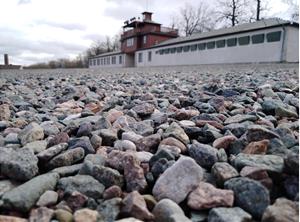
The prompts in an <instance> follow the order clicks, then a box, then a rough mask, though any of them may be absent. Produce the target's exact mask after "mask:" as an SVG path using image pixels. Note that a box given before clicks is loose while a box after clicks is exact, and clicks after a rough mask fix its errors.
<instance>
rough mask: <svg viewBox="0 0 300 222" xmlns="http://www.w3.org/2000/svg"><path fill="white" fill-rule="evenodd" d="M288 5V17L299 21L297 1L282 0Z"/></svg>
mask: <svg viewBox="0 0 300 222" xmlns="http://www.w3.org/2000/svg"><path fill="white" fill-rule="evenodd" d="M283 2H284V3H286V4H287V5H288V6H289V14H290V18H291V19H292V20H294V21H297V22H298V21H299V3H298V1H297V0H283Z"/></svg>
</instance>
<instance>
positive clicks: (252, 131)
mask: <svg viewBox="0 0 300 222" xmlns="http://www.w3.org/2000/svg"><path fill="white" fill-rule="evenodd" d="M246 136H247V140H248V141H249V142H252V141H260V140H264V139H272V138H279V135H278V134H276V133H274V132H272V131H271V130H268V129H266V128H264V127H262V126H260V125H253V126H249V128H248V131H247V134H246Z"/></svg>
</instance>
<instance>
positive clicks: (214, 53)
mask: <svg viewBox="0 0 300 222" xmlns="http://www.w3.org/2000/svg"><path fill="white" fill-rule="evenodd" d="M280 30H282V28H281V27H279V28H269V29H265V30H258V31H251V32H248V33H242V34H233V35H230V36H226V37H219V38H212V39H207V40H202V41H195V42H189V43H185V44H176V45H170V46H165V47H160V48H153V49H148V50H142V51H137V52H136V53H135V60H136V62H135V64H136V66H164V65H195V64H217V63H258V62H280V61H281V47H282V41H283V38H282V35H283V34H281V40H280V41H279V42H267V40H266V36H265V42H264V43H260V44H252V42H251V38H250V44H249V45H243V46H239V45H237V46H235V47H227V46H225V48H215V49H205V50H199V49H197V50H196V51H193V52H192V51H189V52H181V53H177V52H176V53H174V54H163V55H160V54H155V52H156V51H157V50H159V49H164V48H172V47H178V46H185V45H192V44H198V43H201V42H210V41H217V40H221V39H229V38H233V37H237V38H238V37H242V36H247V35H250V36H251V35H254V34H261V33H265V34H266V33H269V32H274V31H280ZM150 50H151V51H152V61H151V62H148V51H150ZM140 52H142V53H143V62H141V63H139V62H138V53H140Z"/></svg>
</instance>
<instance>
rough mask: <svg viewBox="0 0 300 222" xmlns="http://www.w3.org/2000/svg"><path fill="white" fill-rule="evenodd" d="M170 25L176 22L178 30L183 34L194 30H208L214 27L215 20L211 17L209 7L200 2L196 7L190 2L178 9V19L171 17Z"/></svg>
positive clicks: (192, 32) (186, 34)
mask: <svg viewBox="0 0 300 222" xmlns="http://www.w3.org/2000/svg"><path fill="white" fill-rule="evenodd" d="M172 23H173V24H172V27H173V28H174V27H175V26H176V25H175V23H177V27H178V28H179V31H180V32H181V33H183V34H184V35H185V36H189V35H192V34H194V33H196V32H205V31H210V30H212V29H213V28H214V25H215V22H214V19H213V17H212V11H211V10H210V9H209V7H208V6H207V5H206V4H204V2H201V3H200V4H199V5H198V7H195V6H193V5H190V4H185V6H184V7H183V8H181V9H180V13H179V15H178V19H177V21H176V18H175V17H173V18H172Z"/></svg>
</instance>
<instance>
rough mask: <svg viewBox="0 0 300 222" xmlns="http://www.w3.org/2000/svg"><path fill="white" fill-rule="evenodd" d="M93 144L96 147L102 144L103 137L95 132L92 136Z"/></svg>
mask: <svg viewBox="0 0 300 222" xmlns="http://www.w3.org/2000/svg"><path fill="white" fill-rule="evenodd" d="M91 144H92V146H93V147H94V149H97V148H98V147H100V146H101V145H102V138H101V137H100V136H98V135H96V134H93V136H92V137H91Z"/></svg>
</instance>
